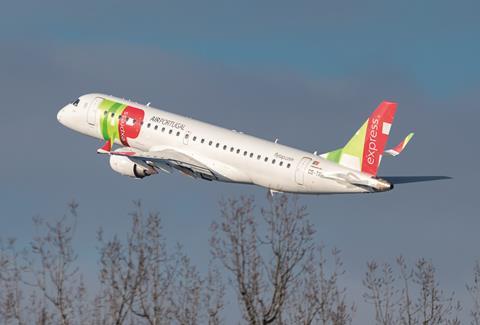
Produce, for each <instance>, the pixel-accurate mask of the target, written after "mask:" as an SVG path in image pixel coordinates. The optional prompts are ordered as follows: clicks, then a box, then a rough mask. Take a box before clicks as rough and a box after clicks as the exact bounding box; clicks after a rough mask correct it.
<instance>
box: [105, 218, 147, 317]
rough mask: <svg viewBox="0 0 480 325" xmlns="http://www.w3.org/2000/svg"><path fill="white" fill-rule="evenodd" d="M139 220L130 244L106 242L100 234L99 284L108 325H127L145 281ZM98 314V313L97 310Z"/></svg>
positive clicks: (134, 222) (115, 237)
mask: <svg viewBox="0 0 480 325" xmlns="http://www.w3.org/2000/svg"><path fill="white" fill-rule="evenodd" d="M138 222H139V220H136V219H135V218H134V220H133V226H132V232H131V233H130V234H128V236H127V245H124V244H123V243H122V242H121V240H120V239H119V238H118V237H117V236H114V238H113V239H111V240H110V241H107V242H104V240H103V233H102V232H101V231H99V233H98V241H99V243H100V245H101V246H100V276H99V278H100V283H101V285H102V293H101V296H100V300H101V301H103V304H104V308H105V309H106V311H105V313H104V316H105V318H104V321H105V323H106V324H124V323H125V321H126V319H127V317H128V315H129V313H130V311H131V310H132V306H133V303H134V301H135V298H136V295H137V294H138V290H139V287H140V283H141V281H142V276H143V275H144V274H142V272H144V271H143V263H144V262H145V261H144V259H145V255H144V252H143V251H142V250H140V251H137V249H138V248H139V247H138V246H137V243H138V242H137V240H138V236H141V235H142V234H139V232H140V231H141V230H140V229H141V228H140V225H139V224H138ZM97 312H98V311H97Z"/></svg>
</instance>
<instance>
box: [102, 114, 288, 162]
mask: <svg viewBox="0 0 480 325" xmlns="http://www.w3.org/2000/svg"><path fill="white" fill-rule="evenodd" d="M107 114H108V112H107V111H105V112H104V115H107ZM114 116H115V113H112V114H111V117H112V118H113V117H114ZM121 118H122V116H121V115H119V116H118V119H121ZM128 120H129V118H128V117H127V122H128ZM135 123H136V120H135V119H133V124H135ZM140 124H141V125H143V121H141V122H140ZM151 126H152V123H150V122H149V123H148V124H147V128H150V127H151ZM153 129H154V130H158V124H155V126H153ZM161 131H162V132H165V131H166V128H165V127H162V129H161ZM168 134H173V129H170V130H168ZM180 134H181V133H180V131H177V132H176V134H175V135H176V136H177V137H178V136H180ZM189 137H190V134H189V133H186V134H185V139H188V138H189ZM197 139H198V138H197V136H193V137H192V140H193V141H194V142H196V141H197ZM199 142H200V143H202V144H203V143H205V142H206V141H205V139H204V138H202V139H200V141H199ZM208 145H209V146H212V145H213V141H212V140H210V141H208ZM215 148H220V143H219V142H217V143H216V144H215ZM222 149H223V150H227V149H228V146H227V145H223V146H222ZM229 151H230V152H232V153H233V152H236V153H237V154H240V153H241V152H242V150H240V149H238V148H237V149H236V150H235V148H234V147H230V149H229ZM243 156H245V157H247V156H248V157H250V158H254V157H255V154H254V153H253V152H250V153H248V151H246V150H244V151H243ZM256 159H257V160H261V159H262V155H259V154H257V155H256ZM263 161H265V162H268V161H269V158H268V157H264V158H263ZM276 162H277V160H276V159H272V160H271V163H272V165H274V164H275V163H276ZM278 165H279V166H283V165H284V162H283V160H280V161H279V162H278ZM285 166H286V167H287V168H290V167H291V164H290V163H287V164H285Z"/></svg>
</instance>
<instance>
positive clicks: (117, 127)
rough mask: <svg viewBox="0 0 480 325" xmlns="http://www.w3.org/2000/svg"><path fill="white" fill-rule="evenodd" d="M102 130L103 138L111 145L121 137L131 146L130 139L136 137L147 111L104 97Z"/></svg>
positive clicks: (122, 140) (101, 104)
mask: <svg viewBox="0 0 480 325" xmlns="http://www.w3.org/2000/svg"><path fill="white" fill-rule="evenodd" d="M98 109H99V110H100V131H101V133H102V136H103V139H104V140H105V141H107V142H109V143H110V146H111V145H112V144H113V143H114V142H115V140H116V139H119V140H120V142H121V143H122V144H123V145H125V146H129V144H128V140H129V139H135V138H137V137H138V135H139V134H140V130H141V127H142V124H143V119H144V117H145V112H144V111H143V110H142V109H140V108H136V107H133V106H128V105H124V104H120V103H116V102H113V101H110V100H108V99H104V100H103V101H102V102H101V103H100V105H98Z"/></svg>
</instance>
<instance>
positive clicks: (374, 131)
mask: <svg viewBox="0 0 480 325" xmlns="http://www.w3.org/2000/svg"><path fill="white" fill-rule="evenodd" d="M396 110H397V104H396V103H392V102H382V103H381V104H380V105H379V106H378V107H377V109H376V110H375V111H374V112H373V113H372V115H370V117H369V119H368V125H367V131H366V134H365V143H364V147H363V157H362V172H365V173H369V174H371V175H376V174H377V169H378V166H379V165H380V158H381V156H382V154H383V151H384V149H385V145H386V144H387V140H388V135H389V134H390V128H391V126H392V124H393V119H394V117H395V112H396Z"/></svg>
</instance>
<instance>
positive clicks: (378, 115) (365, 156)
mask: <svg viewBox="0 0 480 325" xmlns="http://www.w3.org/2000/svg"><path fill="white" fill-rule="evenodd" d="M396 110H397V103H392V102H387V101H384V102H382V103H380V105H379V106H378V107H377V109H376V110H375V111H374V112H373V113H372V115H370V117H369V118H368V119H367V121H365V123H363V125H362V126H361V127H360V129H359V130H358V131H357V132H356V133H355V135H354V136H353V137H352V138H351V139H350V141H348V143H347V144H346V145H345V147H343V148H340V149H337V150H334V151H331V152H327V153H325V154H323V155H322V157H324V158H326V159H328V160H331V161H333V162H336V163H338V164H340V165H342V166H345V167H348V168H351V169H354V170H358V171H362V172H365V173H368V174H371V175H377V170H378V167H379V166H380V160H381V159H382V154H383V151H384V149H385V145H386V143H387V140H388V135H389V133H390V128H391V126H392V123H393V119H394V117H395V112H396Z"/></svg>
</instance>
